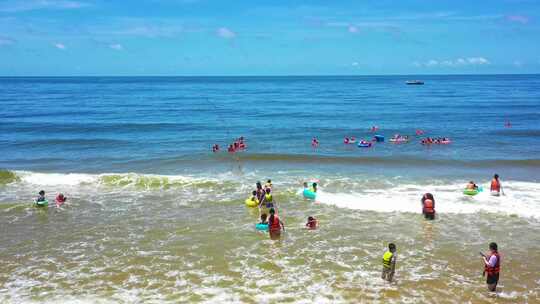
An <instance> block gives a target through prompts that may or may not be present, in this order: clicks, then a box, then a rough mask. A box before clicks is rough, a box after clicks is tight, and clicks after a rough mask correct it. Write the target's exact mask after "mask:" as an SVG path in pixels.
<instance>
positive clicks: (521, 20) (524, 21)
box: [506, 15, 529, 24]
mask: <svg viewBox="0 0 540 304" xmlns="http://www.w3.org/2000/svg"><path fill="white" fill-rule="evenodd" d="M506 20H508V21H510V22H517V23H521V24H527V23H529V17H527V16H523V15H510V16H506Z"/></svg>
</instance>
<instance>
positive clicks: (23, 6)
mask: <svg viewBox="0 0 540 304" xmlns="http://www.w3.org/2000/svg"><path fill="white" fill-rule="evenodd" d="M87 6H89V4H88V3H85V2H79V1H71V0H11V1H5V2H4V3H3V4H0V12H4V13H16V12H24V11H33V10H40V9H53V10H67V9H78V8H83V7H87Z"/></svg>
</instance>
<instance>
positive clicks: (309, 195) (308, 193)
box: [302, 189, 317, 199]
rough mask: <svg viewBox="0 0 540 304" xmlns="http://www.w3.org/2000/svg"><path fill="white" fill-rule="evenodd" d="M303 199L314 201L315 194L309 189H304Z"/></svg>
mask: <svg viewBox="0 0 540 304" xmlns="http://www.w3.org/2000/svg"><path fill="white" fill-rule="evenodd" d="M302 194H303V195H304V197H305V198H309V199H315V197H317V193H315V192H313V190H311V189H304V192H302Z"/></svg>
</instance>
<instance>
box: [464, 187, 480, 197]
mask: <svg viewBox="0 0 540 304" xmlns="http://www.w3.org/2000/svg"><path fill="white" fill-rule="evenodd" d="M480 192H482V188H478V189H465V190H463V194H465V195H470V196H475V195H477V194H478V193H480Z"/></svg>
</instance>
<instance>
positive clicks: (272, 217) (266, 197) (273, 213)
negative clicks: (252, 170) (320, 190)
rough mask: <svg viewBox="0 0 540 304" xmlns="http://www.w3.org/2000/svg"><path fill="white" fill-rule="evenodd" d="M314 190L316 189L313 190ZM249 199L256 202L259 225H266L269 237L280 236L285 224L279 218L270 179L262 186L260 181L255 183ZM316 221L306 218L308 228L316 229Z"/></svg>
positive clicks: (276, 237) (273, 238) (310, 217)
mask: <svg viewBox="0 0 540 304" xmlns="http://www.w3.org/2000/svg"><path fill="white" fill-rule="evenodd" d="M315 191H316V190H315ZM251 194H252V197H251V198H250V200H251V201H253V202H255V203H257V207H258V209H259V217H260V222H259V224H260V225H268V233H269V235H270V239H272V240H277V239H279V238H280V237H281V231H285V224H284V223H283V221H282V220H281V219H280V218H279V215H278V212H277V210H278V208H277V207H278V206H277V203H276V201H275V200H274V196H273V195H272V180H270V179H269V180H267V182H266V184H265V185H264V187H263V186H262V184H261V182H257V183H256V184H255V190H253V192H252V193H251ZM317 226H318V222H317V219H315V218H314V217H313V216H309V217H308V219H307V223H306V227H307V228H308V229H317Z"/></svg>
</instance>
